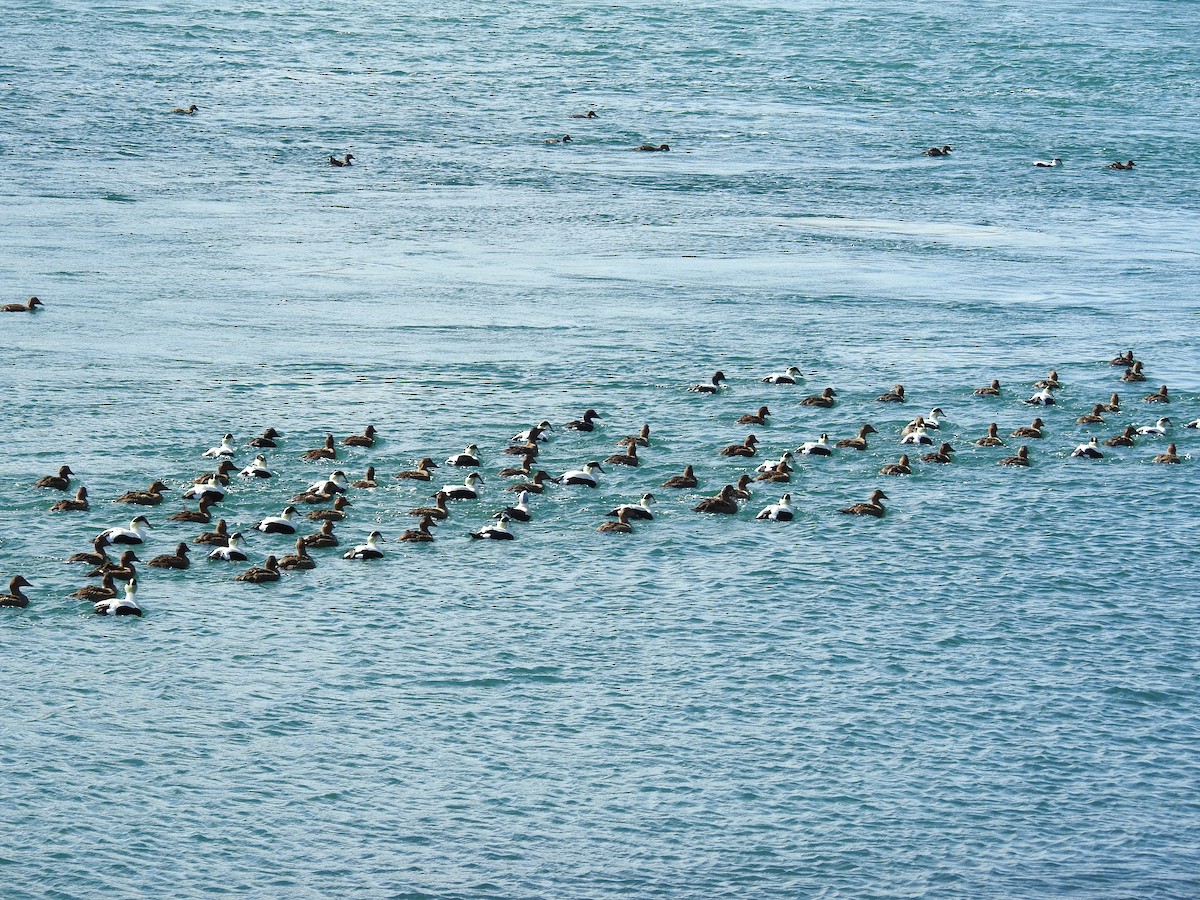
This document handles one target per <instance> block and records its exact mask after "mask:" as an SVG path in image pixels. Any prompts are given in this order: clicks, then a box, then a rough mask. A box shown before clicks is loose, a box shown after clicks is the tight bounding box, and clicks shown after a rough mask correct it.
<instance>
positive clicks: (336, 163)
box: [329, 153, 358, 169]
mask: <svg viewBox="0 0 1200 900" xmlns="http://www.w3.org/2000/svg"><path fill="white" fill-rule="evenodd" d="M354 159H358V157H357V156H355V155H354V154H353V153H347V154H346V155H345V156H343V157H342V158H341V159H338V158H337V157H336V156H332V155H331V156H330V157H329V164H330V165H331V166H333V167H334V168H337V169H344V168H346V167H347V166H349V165H350V161H351V160H354Z"/></svg>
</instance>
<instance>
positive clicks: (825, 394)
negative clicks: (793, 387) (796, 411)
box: [800, 387, 837, 409]
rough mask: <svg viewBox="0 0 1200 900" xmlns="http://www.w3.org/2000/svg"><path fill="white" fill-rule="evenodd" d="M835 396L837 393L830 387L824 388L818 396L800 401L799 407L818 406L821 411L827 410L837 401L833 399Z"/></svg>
mask: <svg viewBox="0 0 1200 900" xmlns="http://www.w3.org/2000/svg"><path fill="white" fill-rule="evenodd" d="M836 396H837V391H835V390H834V389H833V388H831V387H827V388H825V390H823V391H821V393H819V394H814V395H813V396H811V397H805V398H804V399H803V400H801V401H800V405H801V406H819V407H821V409H829V408H830V407H832V406H833V404H834V403H836V402H837V401H836V400H834V399H833V398H834V397H836Z"/></svg>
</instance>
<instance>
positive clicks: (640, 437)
mask: <svg viewBox="0 0 1200 900" xmlns="http://www.w3.org/2000/svg"><path fill="white" fill-rule="evenodd" d="M630 441H633V442H634V443H635V444H637V445H638V446H639V447H649V446H650V426H649V425H648V424H647V425H643V426H642V430H641V431H639V432H638V433H637V434H631V435H629V436H628V437H624V438H621V440H619V441H617V443H618V444H627V443H629V442H630Z"/></svg>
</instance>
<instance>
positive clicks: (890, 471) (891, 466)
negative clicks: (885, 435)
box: [879, 453, 912, 476]
mask: <svg viewBox="0 0 1200 900" xmlns="http://www.w3.org/2000/svg"><path fill="white" fill-rule="evenodd" d="M879 474H880V475H893V476H900V475H911V474H912V466H910V465H909V464H908V454H907V453H904V454H901V456H900V458H899V459H898V460H896V461H895V462H894V463H888V464H887V465H886V466H884V467H883V468H882V469H880V470H879Z"/></svg>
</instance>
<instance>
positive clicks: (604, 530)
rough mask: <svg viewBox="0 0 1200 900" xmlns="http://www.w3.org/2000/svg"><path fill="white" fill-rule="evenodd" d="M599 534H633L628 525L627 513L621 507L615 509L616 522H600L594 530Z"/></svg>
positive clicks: (630, 526) (631, 528)
mask: <svg viewBox="0 0 1200 900" xmlns="http://www.w3.org/2000/svg"><path fill="white" fill-rule="evenodd" d="M596 530H597V531H599V532H600V533H601V534H633V526H632V525H630V524H629V511H628V510H627V509H626V508H625V507H623V506H619V507H617V521H615V522H601V523H600V525H599V526H598V527H597V528H596Z"/></svg>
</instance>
